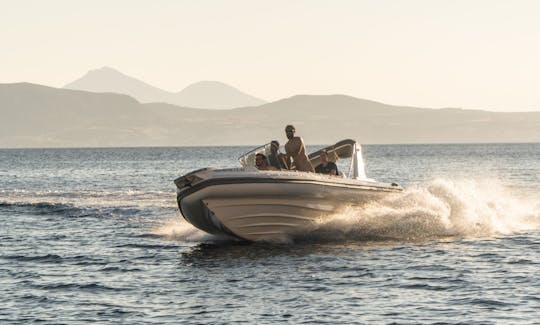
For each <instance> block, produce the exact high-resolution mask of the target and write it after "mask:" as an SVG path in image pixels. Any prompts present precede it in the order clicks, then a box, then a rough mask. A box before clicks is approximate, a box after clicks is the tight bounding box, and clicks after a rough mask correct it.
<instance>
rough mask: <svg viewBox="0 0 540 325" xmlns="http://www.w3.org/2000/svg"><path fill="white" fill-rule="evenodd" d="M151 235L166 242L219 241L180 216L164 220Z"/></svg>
mask: <svg viewBox="0 0 540 325" xmlns="http://www.w3.org/2000/svg"><path fill="white" fill-rule="evenodd" d="M152 233H153V234H155V235H158V236H161V237H164V238H165V239H168V240H181V241H185V242H201V241H209V240H219V237H216V236H213V235H210V234H207V233H205V232H204V231H202V230H199V229H197V228H195V227H194V226H192V225H191V224H190V223H188V222H187V221H185V220H184V219H183V218H182V217H181V216H178V217H175V218H171V219H168V220H165V221H164V222H163V223H162V224H161V225H159V226H157V227H156V228H154V229H152Z"/></svg>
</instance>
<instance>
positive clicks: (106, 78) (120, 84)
mask: <svg viewBox="0 0 540 325" xmlns="http://www.w3.org/2000/svg"><path fill="white" fill-rule="evenodd" d="M64 88H66V89H73V90H84V91H91V92H101V93H104V92H107V93H117V94H125V95H129V96H131V97H133V98H135V99H137V100H138V101H140V102H141V103H169V104H174V105H179V106H189V107H194V108H208V109H230V108H237V107H246V106H257V105H261V104H264V103H265V101H263V100H262V99H259V98H256V97H253V96H251V95H248V94H245V93H243V92H241V91H240V90H238V89H236V88H234V87H231V86H229V85H227V84H224V83H222V82H218V81H201V82H197V83H194V84H192V85H190V86H188V87H186V88H185V89H183V90H182V91H180V92H177V93H172V92H168V91H165V90H162V89H159V88H156V87H154V86H151V85H149V84H147V83H145V82H142V81H140V80H138V79H135V78H133V77H130V76H127V75H125V74H123V73H121V72H119V71H117V70H115V69H113V68H109V67H103V68H101V69H96V70H91V71H89V72H88V73H87V74H86V75H84V76H83V77H81V78H79V79H77V80H75V81H73V82H71V83H69V84H67V85H65V86H64Z"/></svg>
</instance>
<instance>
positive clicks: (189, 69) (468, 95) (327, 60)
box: [0, 0, 540, 111]
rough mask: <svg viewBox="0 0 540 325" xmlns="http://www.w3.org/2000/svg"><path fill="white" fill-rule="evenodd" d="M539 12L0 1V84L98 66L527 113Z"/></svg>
mask: <svg viewBox="0 0 540 325" xmlns="http://www.w3.org/2000/svg"><path fill="white" fill-rule="evenodd" d="M539 17H540V1H535V0H531V1H519V0H515V1H510V0H508V1H496V0H485V1H482V0H463V1H460V0H448V1H437V0H423V1H421V0H410V1H405V0H396V1H388V0H373V1H359V0H351V1H329V0H328V1H316V0H306V1H292V0H284V1H276V0H272V1H255V0H245V1H236V0H223V1H200V0H197V1H195V0H193V1H178V0H171V1H150V0H149V1H143V0H140V1H137V0H129V1H119V0H114V1H109V0H107V1H101V0H89V1H74V0H65V1H61V0H56V1H55V0H47V1H41V0H36V1H27V0H26V1H25V0H22V1H21V0H19V1H11V0H0V82H1V83H8V82H19V81H28V82H34V83H40V84H45V85H51V86H57V87H60V86H63V85H65V84H66V83H68V82H71V81H73V80H74V79H76V78H79V77H81V76H82V75H83V74H84V73H86V71H88V70H90V69H96V68H100V67H102V66H110V67H113V68H115V69H118V70H120V71H122V72H124V73H125V74H128V75H131V76H133V77H136V78H138V79H141V80H143V81H146V82H148V83H150V84H152V85H154V86H157V87H160V88H163V89H166V90H169V91H179V90H181V89H182V88H184V87H185V86H187V85H189V84H191V83H193V82H196V81H200V80H218V81H222V82H225V83H228V84H230V85H232V86H234V87H237V88H239V89H240V90H243V91H245V92H247V93H250V94H252V95H254V96H257V97H260V98H263V99H265V100H276V99H280V98H283V97H288V96H291V95H295V94H332V93H341V94H348V95H352V96H355V97H360V98H366V99H372V100H378V101H382V102H385V103H389V104H398V105H411V106H423V107H462V108H478V109H487V110H497V111H503V110H504V111H524V110H531V111H532V110H534V111H540V91H539V89H538V88H539V86H540V19H539Z"/></svg>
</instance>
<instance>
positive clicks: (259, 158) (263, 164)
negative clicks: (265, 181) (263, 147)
mask: <svg viewBox="0 0 540 325" xmlns="http://www.w3.org/2000/svg"><path fill="white" fill-rule="evenodd" d="M255 167H257V169H258V170H277V168H276V167H274V166H271V165H269V164H268V161H267V160H266V156H265V155H264V154H262V153H258V154H256V155H255Z"/></svg>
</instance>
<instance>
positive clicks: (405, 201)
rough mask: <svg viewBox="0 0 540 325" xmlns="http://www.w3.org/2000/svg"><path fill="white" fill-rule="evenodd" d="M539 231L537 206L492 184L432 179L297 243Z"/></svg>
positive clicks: (329, 222)
mask: <svg viewBox="0 0 540 325" xmlns="http://www.w3.org/2000/svg"><path fill="white" fill-rule="evenodd" d="M537 229H540V201H538V198H537V197H536V198H533V197H527V196H525V195H524V194H523V193H521V194H520V193H517V192H516V191H515V190H514V191H513V190H511V189H509V188H506V187H504V186H503V185H502V184H501V183H500V182H498V181H494V180H458V181H454V180H449V179H436V180H433V181H432V182H430V183H427V184H423V185H422V184H421V185H419V186H415V187H411V188H408V189H407V190H406V191H404V193H403V195H400V196H391V197H388V198H387V199H386V200H383V201H380V202H377V203H373V204H371V205H368V206H365V207H363V208H361V209H359V208H352V207H345V208H344V209H343V210H342V211H340V212H339V213H337V214H335V215H333V216H332V217H330V218H325V219H324V220H322V219H321V220H320V221H319V222H318V223H317V225H316V227H315V230H314V231H313V232H310V233H309V234H308V235H302V236H300V237H299V238H297V240H298V239H299V240H309V241H311V240H316V241H320V240H331V241H334V240H404V241H417V240H429V239H437V238H445V237H454V238H455V237H457V238H467V237H469V238H470V237H486V236H494V235H506V234H512V233H517V232H523V231H530V230H537Z"/></svg>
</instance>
